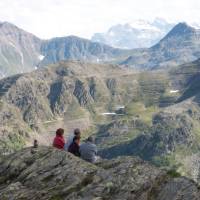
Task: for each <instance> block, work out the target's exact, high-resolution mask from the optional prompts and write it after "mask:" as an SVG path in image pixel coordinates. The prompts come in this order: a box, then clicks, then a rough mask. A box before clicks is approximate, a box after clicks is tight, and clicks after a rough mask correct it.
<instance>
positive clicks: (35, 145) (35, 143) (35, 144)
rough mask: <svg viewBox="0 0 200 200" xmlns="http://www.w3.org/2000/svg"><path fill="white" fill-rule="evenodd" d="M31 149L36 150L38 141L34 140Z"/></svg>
mask: <svg viewBox="0 0 200 200" xmlns="http://www.w3.org/2000/svg"><path fill="white" fill-rule="evenodd" d="M33 148H38V141H37V140H34V142H33Z"/></svg>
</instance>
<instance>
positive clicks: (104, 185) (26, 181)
mask: <svg viewBox="0 0 200 200" xmlns="http://www.w3.org/2000/svg"><path fill="white" fill-rule="evenodd" d="M0 169H1V170H0V178H1V179H0V198H1V199H5V200H7V199H16V200H18V199H25V200H26V199H32V200H36V199H41V200H46V199H51V200H67V199H77V200H81V199H83V200H84V199H110V200H113V199H125V200H128V199H133V200H139V199H141V200H149V199H154V200H161V199H162V200H171V199H179V198H180V197H181V200H188V199H190V200H199V199H200V191H199V188H198V186H197V185H196V184H195V183H194V182H193V181H191V180H189V179H187V178H184V177H180V176H179V175H178V174H177V173H175V172H173V171H169V172H166V171H162V170H160V169H158V168H156V167H154V166H151V165H150V164H148V163H146V162H144V161H142V160H140V159H137V158H132V157H121V158H120V157H119V158H117V159H113V160H110V161H106V160H105V161H102V162H100V163H98V164H97V165H92V164H90V163H87V162H85V161H83V160H81V159H79V158H76V157H74V156H73V155H72V154H70V153H67V152H63V151H59V150H56V149H53V148H47V147H40V148H38V149H30V148H28V149H24V150H21V151H19V152H17V153H15V154H12V155H9V156H6V157H4V158H0ZM171 188H173V190H172V189H171Z"/></svg>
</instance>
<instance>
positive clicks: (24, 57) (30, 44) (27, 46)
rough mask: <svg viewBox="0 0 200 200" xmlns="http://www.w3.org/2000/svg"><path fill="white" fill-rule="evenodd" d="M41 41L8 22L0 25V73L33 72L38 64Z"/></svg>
mask: <svg viewBox="0 0 200 200" xmlns="http://www.w3.org/2000/svg"><path fill="white" fill-rule="evenodd" d="M41 42H42V41H41V40H40V39H39V38H37V37H36V36H34V35H32V34H30V33H28V32H26V31H24V30H22V29H20V28H18V27H16V26H15V25H13V24H10V23H8V22H2V23H0V73H1V75H2V76H3V75H8V74H14V73H21V72H26V71H30V70H33V69H34V68H35V66H36V65H37V64H38V63H39V62H40V45H41Z"/></svg>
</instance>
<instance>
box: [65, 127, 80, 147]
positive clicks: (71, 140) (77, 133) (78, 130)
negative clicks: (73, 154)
mask: <svg viewBox="0 0 200 200" xmlns="http://www.w3.org/2000/svg"><path fill="white" fill-rule="evenodd" d="M75 136H77V137H81V131H80V129H79V128H76V129H74V133H73V134H70V135H69V136H68V137H67V139H66V143H65V146H64V149H65V151H68V148H69V146H70V144H71V143H72V142H73V139H74V137H75Z"/></svg>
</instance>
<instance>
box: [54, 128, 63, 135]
mask: <svg viewBox="0 0 200 200" xmlns="http://www.w3.org/2000/svg"><path fill="white" fill-rule="evenodd" d="M56 135H57V136H63V135H64V129H62V128H59V129H58V130H57V131H56Z"/></svg>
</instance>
